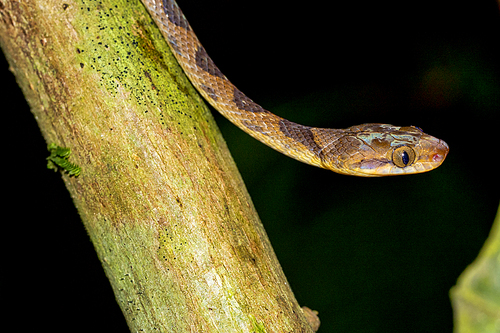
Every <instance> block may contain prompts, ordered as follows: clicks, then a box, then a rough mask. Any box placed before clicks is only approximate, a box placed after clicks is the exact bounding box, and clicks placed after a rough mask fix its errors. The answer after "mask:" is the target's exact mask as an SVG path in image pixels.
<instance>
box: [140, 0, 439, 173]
mask: <svg viewBox="0 0 500 333" xmlns="http://www.w3.org/2000/svg"><path fill="white" fill-rule="evenodd" d="M142 2H143V3H144V4H145V6H146V8H147V9H148V11H149V13H150V14H151V16H152V17H153V19H154V21H155V22H156V24H157V25H158V27H159V28H160V30H161V31H162V34H163V36H164V37H165V39H166V40H167V42H168V44H169V45H170V47H171V49H172V51H173V53H174V55H175V57H176V59H177V61H178V62H179V64H180V65H181V67H182V68H183V69H184V71H185V72H186V74H187V76H188V77H189V79H190V80H191V82H192V83H193V85H194V86H195V87H196V89H197V90H198V91H199V92H200V94H201V95H202V96H203V97H204V98H205V99H206V100H207V101H208V102H209V103H210V104H211V105H212V106H213V107H214V108H215V109H217V110H218V111H219V112H220V113H222V115H224V116H225V117H226V118H228V119H229V120H230V121H231V122H233V123H234V124H235V125H237V126H238V127H239V128H241V129H242V130H243V131H245V132H247V133H248V134H250V135H251V136H253V137H254V138H256V139H257V140H259V141H261V142H263V143H265V144H266V145H268V146H270V147H272V148H274V149H276V150H278V151H279V152H281V153H283V154H285V155H287V156H290V157H292V158H295V159H297V160H299V161H302V162H305V163H308V164H312V165H315V166H318V167H321V168H325V169H329V170H332V171H334V172H337V173H341V174H349V175H356V176H386V175H400V174H413V173H420V172H425V171H430V170H432V169H435V168H437V167H438V166H439V165H441V163H442V162H443V161H444V159H445V158H446V155H447V154H448V145H447V144H446V143H445V142H444V141H442V140H439V139H437V138H434V137H432V136H430V135H427V134H425V133H423V132H422V131H421V130H420V129H419V128H417V127H414V126H406V127H399V126H393V125H388V124H363V125H357V126H352V127H349V128H346V129H330V128H316V127H309V126H303V125H300V124H296V123H293V122H291V121H289V120H286V119H284V118H281V117H279V116H277V115H275V114H273V113H271V112H269V111H267V110H265V109H263V108H262V107H261V106H260V105H258V104H256V103H255V102H253V101H252V100H251V99H250V98H248V97H247V96H246V95H244V94H243V93H242V92H241V91H240V90H238V89H237V88H236V87H235V86H234V85H233V84H232V83H231V82H230V81H229V80H228V79H227V78H226V77H225V76H224V75H223V74H222V73H221V71H220V70H219V69H218V68H217V66H215V64H214V62H213V61H212V59H211V58H210V57H209V56H208V55H207V52H206V51H205V49H204V48H203V46H202V45H201V43H200V42H199V40H198V38H197V37H196V35H195V33H194V32H193V30H192V29H191V26H190V25H189V23H188V22H187V20H186V18H185V17H184V14H183V13H182V11H181V10H180V8H179V6H178V5H177V3H176V2H175V1H172V0H142Z"/></svg>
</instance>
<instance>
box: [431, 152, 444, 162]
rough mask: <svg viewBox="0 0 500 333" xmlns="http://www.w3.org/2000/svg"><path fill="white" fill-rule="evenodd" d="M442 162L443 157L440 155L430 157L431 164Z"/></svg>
mask: <svg viewBox="0 0 500 333" xmlns="http://www.w3.org/2000/svg"><path fill="white" fill-rule="evenodd" d="M442 160H443V155H441V154H434V156H432V161H433V162H441V161H442Z"/></svg>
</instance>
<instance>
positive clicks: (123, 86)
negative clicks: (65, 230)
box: [0, 0, 312, 332]
mask: <svg viewBox="0 0 500 333" xmlns="http://www.w3.org/2000/svg"><path fill="white" fill-rule="evenodd" d="M0 38H1V40H0V43H1V46H2V49H3V51H4V53H5V55H6V57H7V59H8V61H9V64H10V66H11V70H12V71H13V72H14V74H15V75H16V78H17V81H18V83H19V85H20V86H21V88H22V90H23V92H24V95H25V96H26V99H27V100H28V103H29V104H30V106H31V109H32V112H33V114H34V116H35V118H36V119H37V121H38V124H39V126H40V129H41V131H42V134H43V136H44V137H45V139H46V141H47V143H48V144H50V143H54V144H56V145H57V146H61V147H68V148H70V149H71V158H70V159H69V161H70V162H71V163H75V164H77V165H78V166H79V167H81V172H80V175H79V176H78V177H75V176H71V175H70V174H64V175H63V178H64V181H65V184H66V187H67V189H68V191H69V192H70V194H71V196H72V198H73V200H74V203H75V205H76V207H77V209H78V211H79V213H80V216H81V218H82V221H83V223H84V225H85V227H86V229H87V231H88V233H89V235H90V238H91V240H92V242H93V244H94V247H95V249H96V252H97V254H98V256H99V258H100V260H101V262H102V264H103V267H104V269H105V272H106V275H107V276H108V278H109V280H110V282H111V285H112V288H113V290H114V292H115V296H116V299H117V302H118V303H119V305H120V307H121V309H122V311H123V313H124V315H125V317H126V320H127V322H128V325H129V327H130V329H131V330H132V331H146V332H151V331H154V330H156V331H161V332H185V331H191V332H216V331H217V332H219V331H221V330H223V331H225V332H231V331H243V332H246V331H248V332H250V331H252V332H264V331H266V332H292V331H293V332H311V331H312V329H311V327H310V326H309V324H308V323H307V321H306V319H305V316H304V313H303V312H302V310H301V309H300V307H299V306H298V304H297V301H296V300H295V297H294V295H293V293H292V291H291V289H290V287H289V285H288V283H287V281H286V278H285V276H284V274H283V272H282V270H281V267H280V265H279V263H278V261H277V259H276V256H275V254H274V252H273V250H272V248H271V245H270V242H269V240H268V238H267V236H266V233H265V231H264V229H263V226H262V224H261V223H260V221H259V218H258V216H257V213H256V212H255V209H254V207H253V204H252V202H251V200H250V197H249V195H248V193H247V192H246V189H245V186H244V184H243V182H242V180H241V177H240V175H239V173H238V171H237V169H236V167H235V165H234V162H233V161H232V159H231V157H230V154H229V152H228V150H227V147H226V145H225V142H224V140H223V139H222V137H221V135H220V133H219V132H218V130H217V127H216V125H215V123H214V121H213V119H212V117H211V114H210V112H209V110H208V109H207V107H206V106H205V105H204V103H203V101H202V100H201V98H200V97H199V96H198V94H197V93H196V92H195V91H194V89H193V88H192V86H191V84H190V83H189V82H188V80H187V79H186V78H185V76H184V74H183V73H182V70H181V69H180V68H179V67H178V65H177V63H176V62H175V60H174V58H173V57H172V55H171V54H170V51H169V49H168V47H167V45H166V43H165V42H164V40H163V38H162V36H161V34H160V32H159V31H158V29H157V28H156V26H155V25H154V23H153V22H152V20H151V18H150V17H149V15H148V14H147V13H146V11H145V9H144V8H143V6H142V4H140V3H139V2H138V1H132V2H127V1H108V0H103V1H90V0H80V1H66V2H64V3H61V2H59V1H54V0H49V1H46V0H44V1H41V0H34V1H29V2H17V1H6V0H0Z"/></svg>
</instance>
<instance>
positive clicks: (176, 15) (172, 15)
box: [163, 0, 191, 30]
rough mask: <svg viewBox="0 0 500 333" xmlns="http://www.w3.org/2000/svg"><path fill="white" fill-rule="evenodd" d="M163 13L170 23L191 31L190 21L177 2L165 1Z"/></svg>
mask: <svg viewBox="0 0 500 333" xmlns="http://www.w3.org/2000/svg"><path fill="white" fill-rule="evenodd" d="M163 11H164V12H165V15H166V16H167V17H168V20H169V21H170V22H172V23H173V24H175V25H176V26H178V27H181V28H183V29H186V30H191V27H190V26H189V23H188V21H187V20H186V18H185V17H184V14H182V12H181V10H180V9H179V7H178V6H177V4H176V3H175V1H170V0H163Z"/></svg>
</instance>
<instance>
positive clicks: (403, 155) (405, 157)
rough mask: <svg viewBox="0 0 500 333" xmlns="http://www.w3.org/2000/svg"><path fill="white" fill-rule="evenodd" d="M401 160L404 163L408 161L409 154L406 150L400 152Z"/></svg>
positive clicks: (406, 163)
mask: <svg viewBox="0 0 500 333" xmlns="http://www.w3.org/2000/svg"><path fill="white" fill-rule="evenodd" d="M401 161H402V162H403V164H404V165H408V163H409V162H410V156H408V153H407V152H405V151H404V152H402V153H401Z"/></svg>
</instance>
